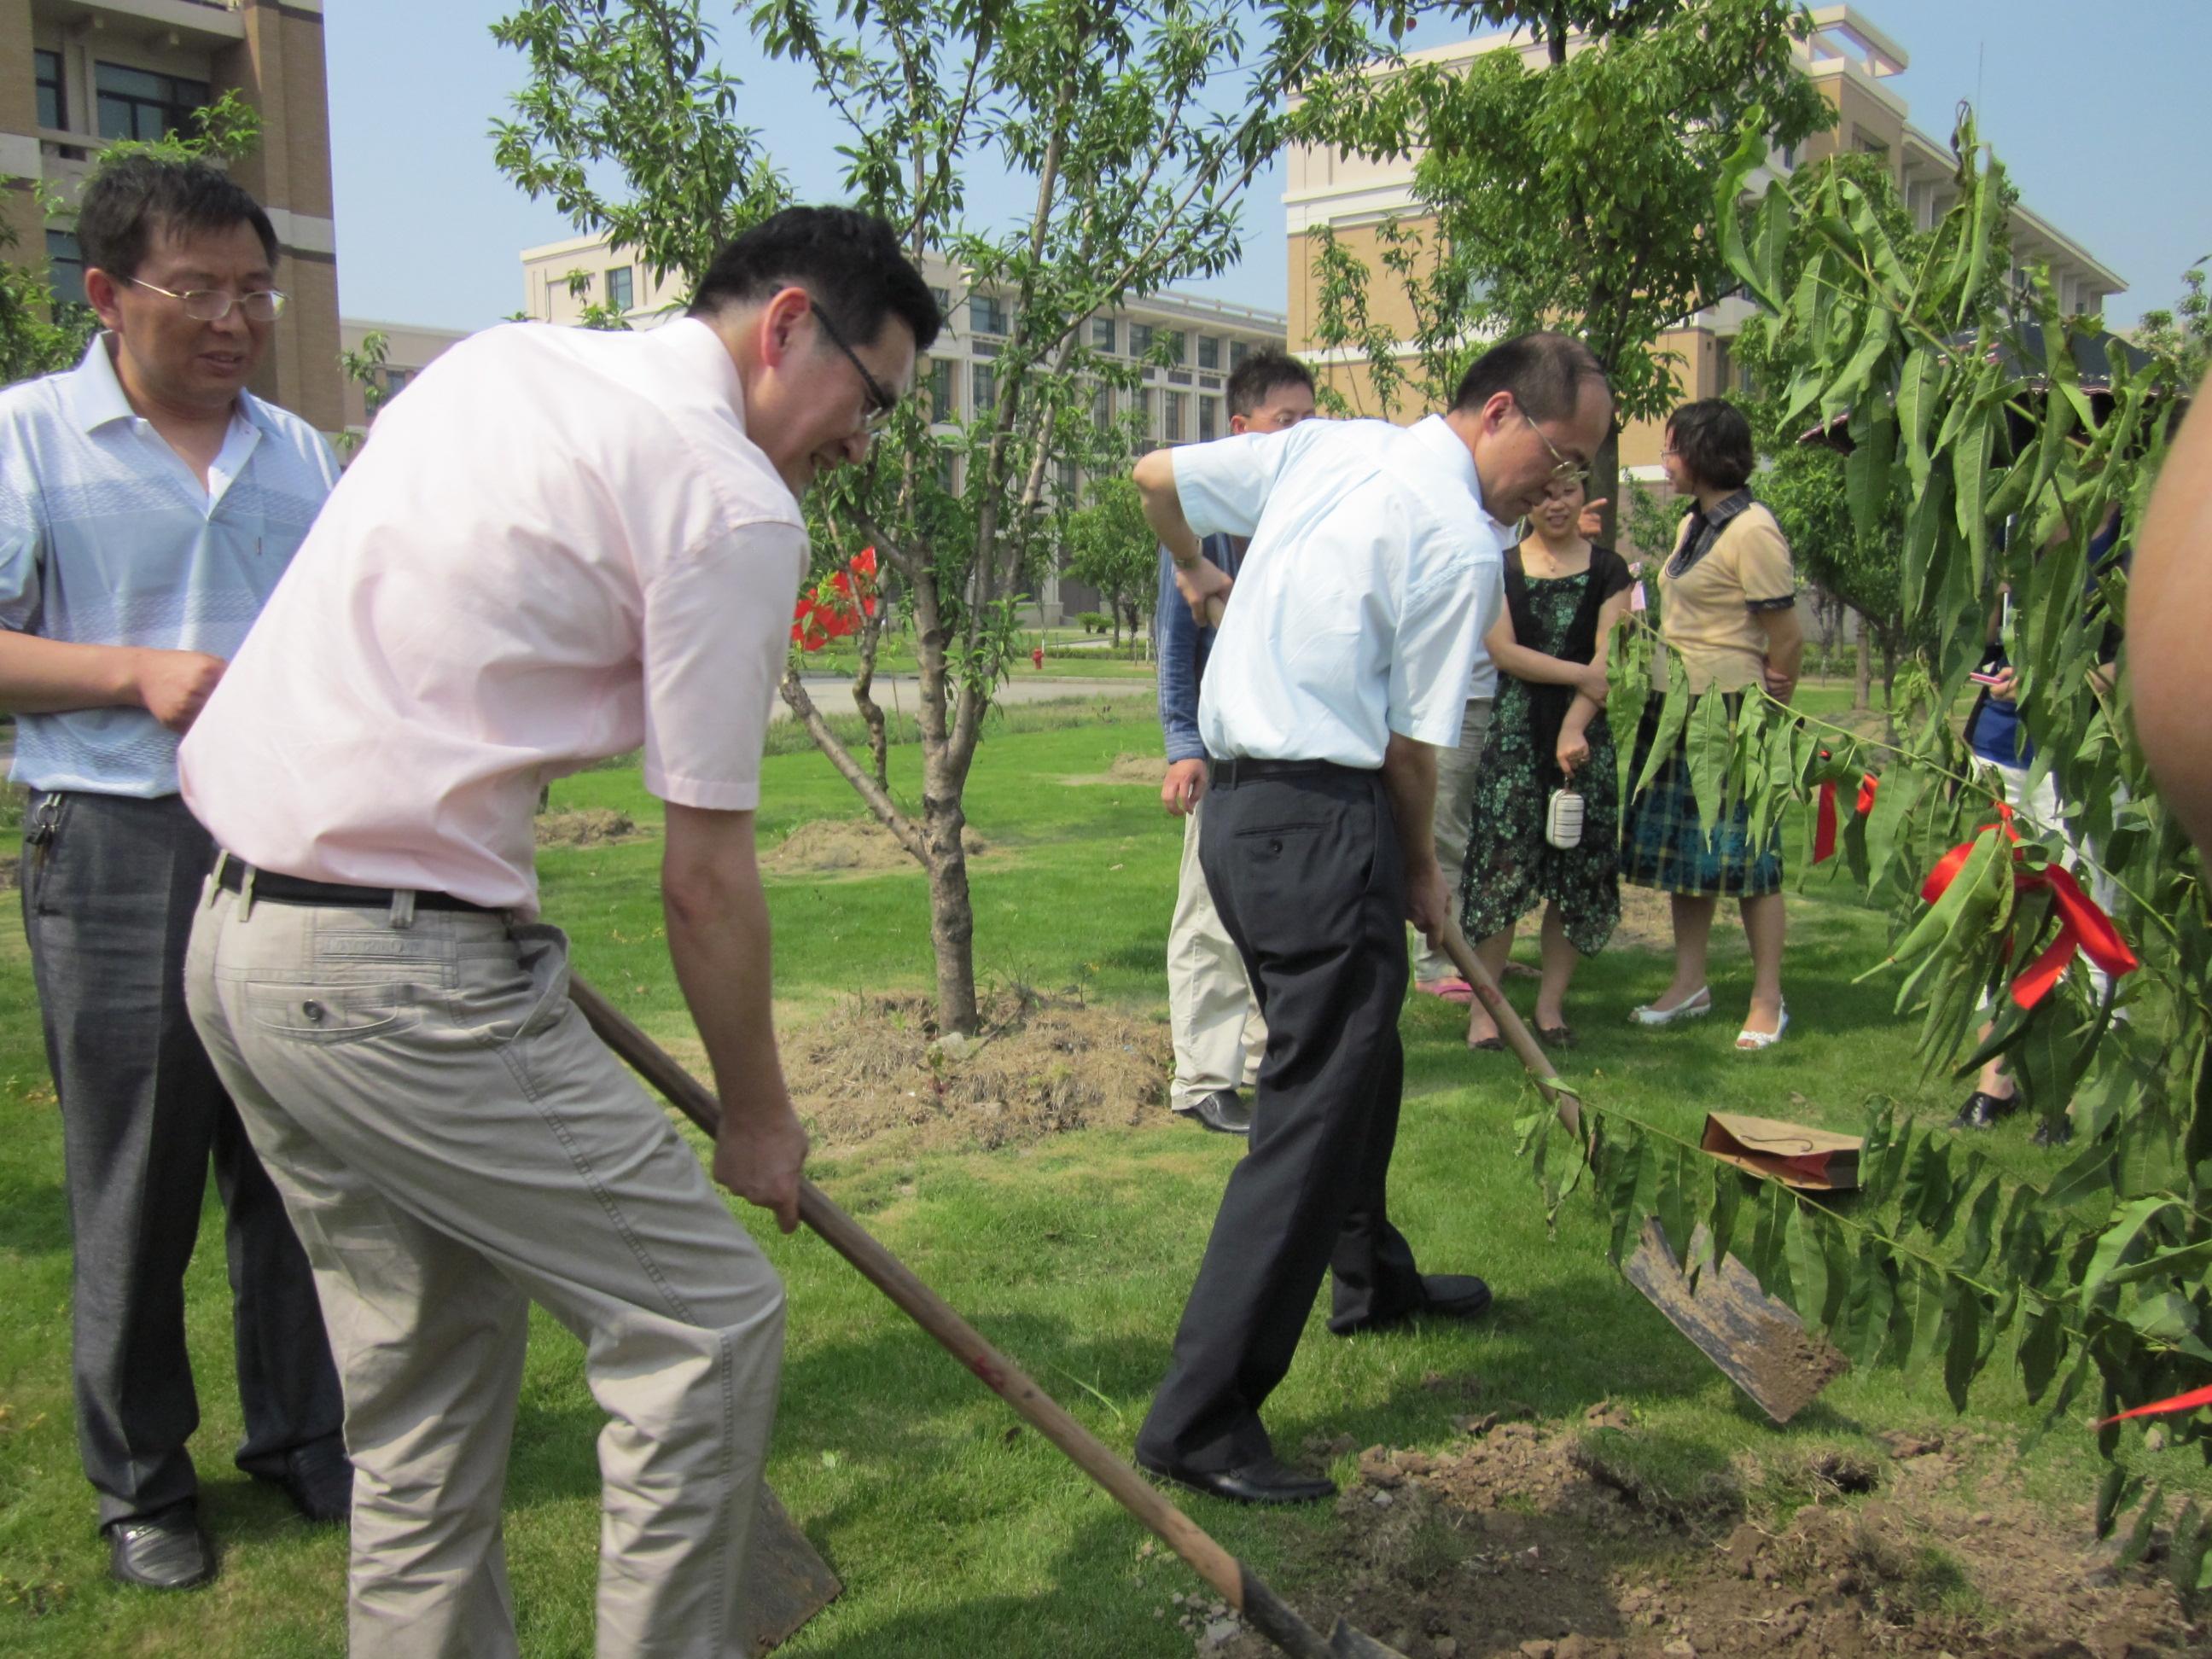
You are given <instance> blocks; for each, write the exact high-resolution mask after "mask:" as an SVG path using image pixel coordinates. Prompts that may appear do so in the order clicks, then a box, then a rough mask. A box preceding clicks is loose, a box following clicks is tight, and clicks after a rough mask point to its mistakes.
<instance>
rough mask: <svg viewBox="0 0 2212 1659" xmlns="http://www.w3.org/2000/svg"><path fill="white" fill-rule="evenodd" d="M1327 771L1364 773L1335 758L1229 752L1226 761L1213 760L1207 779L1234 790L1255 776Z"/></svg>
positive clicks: (1311, 775) (1312, 773) (1297, 775)
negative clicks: (1282, 757) (1266, 756)
mask: <svg viewBox="0 0 2212 1659" xmlns="http://www.w3.org/2000/svg"><path fill="white" fill-rule="evenodd" d="M1327 772H1348V773H1353V774H1356V775H1359V776H1361V777H1364V776H1365V775H1366V774H1365V773H1364V772H1361V771H1360V769H1358V767H1356V766H1343V765H1340V764H1339V763H1337V762H1335V761H1323V760H1251V759H1249V758H1246V757H1243V756H1236V755H1232V756H1231V757H1229V758H1228V759H1226V760H1218V761H1215V762H1213V763H1212V766H1211V768H1210V769H1209V770H1208V773H1207V778H1208V781H1210V782H1212V785H1213V787H1215V788H1216V789H1234V788H1235V787H1237V785H1238V784H1239V783H1240V782H1242V783H1250V782H1252V781H1254V780H1255V779H1258V778H1299V777H1315V776H1318V775H1321V774H1322V773H1327Z"/></svg>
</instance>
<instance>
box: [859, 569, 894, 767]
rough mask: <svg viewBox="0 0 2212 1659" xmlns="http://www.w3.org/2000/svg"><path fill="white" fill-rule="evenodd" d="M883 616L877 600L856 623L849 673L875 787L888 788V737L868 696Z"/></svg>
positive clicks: (882, 631)
mask: <svg viewBox="0 0 2212 1659" xmlns="http://www.w3.org/2000/svg"><path fill="white" fill-rule="evenodd" d="M883 637H884V619H883V607H882V604H881V602H880V601H878V605H877V614H876V615H874V616H872V617H864V618H863V619H862V621H861V623H860V668H859V670H858V671H855V672H854V676H853V701H854V703H855V704H857V705H858V706H859V708H860V723H861V724H862V725H864V726H866V727H867V728H868V763H869V764H870V766H871V767H872V768H873V769H874V771H875V776H876V787H878V788H879V789H889V788H890V787H891V774H890V760H891V757H890V737H889V736H888V735H887V734H886V733H885V732H884V711H883V710H882V709H881V708H878V707H877V706H876V700H875V698H874V697H872V696H870V695H869V690H870V688H871V687H872V686H873V685H874V684H875V683H876V647H878V645H880V644H881V643H882V642H883Z"/></svg>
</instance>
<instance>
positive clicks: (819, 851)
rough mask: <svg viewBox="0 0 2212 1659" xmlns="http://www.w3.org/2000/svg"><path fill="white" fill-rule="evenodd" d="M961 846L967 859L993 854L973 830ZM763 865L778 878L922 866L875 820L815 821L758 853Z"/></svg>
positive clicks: (861, 873)
mask: <svg viewBox="0 0 2212 1659" xmlns="http://www.w3.org/2000/svg"><path fill="white" fill-rule="evenodd" d="M960 844H961V845H962V846H963V848H966V849H967V853H968V856H969V858H971V859H972V858H981V857H982V856H983V855H984V854H987V853H989V852H990V850H991V845H990V843H989V842H987V841H985V840H984V839H983V838H982V837H981V836H979V835H977V834H976V833H975V831H974V830H973V829H968V830H963V832H962V834H961V836H960ZM761 867H762V868H763V869H764V870H771V871H774V872H775V873H776V874H778V875H782V876H809V875H813V876H826V875H849V876H872V875H879V874H881V873H882V872H884V871H886V870H917V869H920V868H921V866H919V865H917V864H916V863H915V861H914V860H913V859H912V857H910V856H909V855H908V853H907V850H906V848H903V847H902V846H900V845H899V844H898V842H896V841H894V840H892V839H891V836H890V831H889V830H887V829H884V827H883V825H881V824H880V823H877V822H876V821H875V820H874V819H873V818H815V819H813V820H811V821H810V822H808V823H802V824H800V825H799V827H798V828H797V829H793V831H792V832H791V833H790V834H789V835H787V836H785V837H784V838H783V839H782V840H781V841H780V842H777V843H776V844H775V846H774V847H771V848H769V849H768V851H767V852H765V853H763V854H761Z"/></svg>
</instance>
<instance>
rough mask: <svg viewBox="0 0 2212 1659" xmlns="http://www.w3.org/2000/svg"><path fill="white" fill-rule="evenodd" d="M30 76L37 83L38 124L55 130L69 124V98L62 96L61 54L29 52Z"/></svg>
mask: <svg viewBox="0 0 2212 1659" xmlns="http://www.w3.org/2000/svg"><path fill="white" fill-rule="evenodd" d="M31 78H32V79H33V81H35V82H38V84H39V125H40V126H42V127H51V128H53V129H55V130H57V131H59V130H60V129H62V128H64V127H66V126H67V125H69V100H67V99H65V98H64V97H63V96H62V55H61V53H59V52H43V51H41V52H33V53H32V54H31Z"/></svg>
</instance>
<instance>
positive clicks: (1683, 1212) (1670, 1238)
mask: <svg viewBox="0 0 2212 1659" xmlns="http://www.w3.org/2000/svg"><path fill="white" fill-rule="evenodd" d="M1689 1158H1690V1154H1689V1153H1688V1152H1686V1151H1685V1150H1684V1149H1683V1148H1681V1147H1680V1146H1674V1145H1673V1144H1672V1143H1669V1144H1668V1145H1667V1146H1663V1147H1662V1148H1661V1149H1660V1154H1659V1189H1658V1194H1657V1198H1656V1202H1655V1206H1654V1207H1655V1208H1656V1211H1657V1212H1658V1216H1659V1225H1660V1226H1662V1228H1664V1229H1665V1230H1666V1233H1667V1242H1668V1243H1669V1244H1671V1245H1673V1246H1674V1256H1675V1259H1676V1260H1677V1261H1681V1262H1683V1263H1684V1264H1687V1263H1688V1261H1689V1260H1690V1198H1689V1191H1688V1188H1689V1182H1688V1178H1687V1177H1688V1175H1689V1169H1688V1163H1689Z"/></svg>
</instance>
